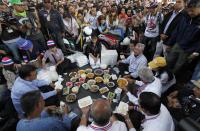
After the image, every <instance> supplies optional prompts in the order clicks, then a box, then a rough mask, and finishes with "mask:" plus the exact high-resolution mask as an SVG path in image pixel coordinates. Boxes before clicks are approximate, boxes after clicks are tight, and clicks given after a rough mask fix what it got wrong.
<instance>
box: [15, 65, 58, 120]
mask: <svg viewBox="0 0 200 131" xmlns="http://www.w3.org/2000/svg"><path fill="white" fill-rule="evenodd" d="M36 78H37V72H36V67H35V66H32V65H24V66H22V67H21V68H20V69H19V77H18V78H17V79H16V80H15V82H14V85H13V87H12V90H11V98H12V102H13V104H14V107H15V109H16V111H17V112H18V115H19V117H23V115H24V112H23V110H22V108H21V104H20V98H21V97H22V95H24V94H25V93H27V92H29V91H32V90H39V88H40V87H41V88H44V86H48V88H51V90H52V91H49V92H46V93H41V94H42V96H43V98H44V99H45V100H46V102H48V103H53V104H55V103H56V102H55V101H56V98H57V97H56V96H55V95H56V94H57V93H59V92H60V91H61V90H59V89H56V90H54V89H53V88H54V85H53V84H50V83H49V82H47V81H44V80H37V79H36ZM54 97H55V99H50V98H54ZM54 102H55V103H54Z"/></svg>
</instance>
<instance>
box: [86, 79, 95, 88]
mask: <svg viewBox="0 0 200 131" xmlns="http://www.w3.org/2000/svg"><path fill="white" fill-rule="evenodd" d="M87 83H88V84H89V85H90V86H91V85H95V84H96V81H95V80H93V79H92V80H89V81H88V82H87Z"/></svg>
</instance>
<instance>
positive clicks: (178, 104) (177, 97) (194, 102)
mask: <svg viewBox="0 0 200 131" xmlns="http://www.w3.org/2000/svg"><path fill="white" fill-rule="evenodd" d="M192 83H193V85H194V87H193V88H189V87H187V88H186V87H185V88H183V89H181V90H179V91H174V92H172V93H171V94H170V95H169V96H168V97H167V101H168V107H169V110H170V111H171V113H172V115H173V116H174V117H175V119H177V120H180V119H182V118H184V117H186V116H189V117H191V118H192V119H194V120H197V121H198V122H200V112H199V111H200V80H198V81H192Z"/></svg>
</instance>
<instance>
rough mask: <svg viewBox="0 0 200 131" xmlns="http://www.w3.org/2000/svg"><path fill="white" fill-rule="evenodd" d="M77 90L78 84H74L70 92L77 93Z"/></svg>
mask: <svg viewBox="0 0 200 131" xmlns="http://www.w3.org/2000/svg"><path fill="white" fill-rule="evenodd" d="M78 91H79V87H78V86H74V87H73V88H72V92H73V93H75V94H77V93H78Z"/></svg>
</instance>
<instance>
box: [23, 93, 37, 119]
mask: <svg viewBox="0 0 200 131" xmlns="http://www.w3.org/2000/svg"><path fill="white" fill-rule="evenodd" d="M40 98H41V93H40V91H39V90H34V91H30V92H27V93H25V94H24V95H23V96H22V97H21V99H20V103H21V107H22V110H23V111H24V112H25V115H26V116H27V115H30V113H32V112H33V111H34V110H35V107H36V106H37V105H38V103H39V101H40Z"/></svg>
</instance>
